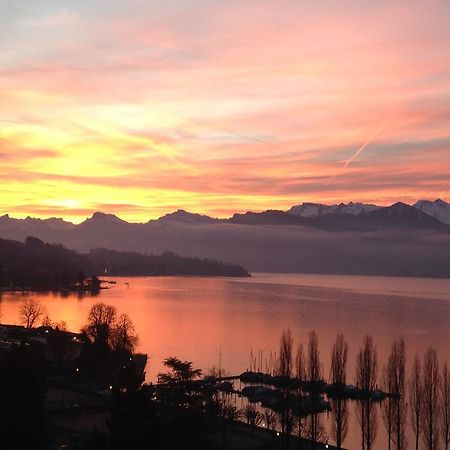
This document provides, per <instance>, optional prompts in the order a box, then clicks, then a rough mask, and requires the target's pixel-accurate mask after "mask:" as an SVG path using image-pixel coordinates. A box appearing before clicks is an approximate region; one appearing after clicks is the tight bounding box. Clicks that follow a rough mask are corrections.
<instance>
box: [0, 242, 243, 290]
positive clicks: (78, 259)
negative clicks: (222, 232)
mask: <svg viewBox="0 0 450 450" xmlns="http://www.w3.org/2000/svg"><path fill="white" fill-rule="evenodd" d="M103 274H107V275H114V276H120V275H128V276H136V275H205V276H210V275H211V276H238V277H242V276H248V273H247V272H246V271H245V270H244V269H243V268H242V267H240V266H238V265H233V264H226V263H223V262H221V261H215V260H210V259H199V258H186V257H181V256H178V255H176V254H174V253H164V254H162V255H143V254H139V253H136V252H134V253H133V252H117V251H111V250H104V249H97V250H92V251H91V252H89V253H87V254H81V253H77V252H76V251H74V250H69V249H67V248H65V247H63V246H62V245H60V244H46V243H44V242H43V241H41V240H40V239H38V238H35V237H28V238H27V239H26V241H25V242H18V241H13V240H6V239H0V288H17V289H22V288H23V289H31V290H57V291H58V290H96V289H98V287H99V285H98V281H97V280H96V277H97V276H99V275H103Z"/></svg>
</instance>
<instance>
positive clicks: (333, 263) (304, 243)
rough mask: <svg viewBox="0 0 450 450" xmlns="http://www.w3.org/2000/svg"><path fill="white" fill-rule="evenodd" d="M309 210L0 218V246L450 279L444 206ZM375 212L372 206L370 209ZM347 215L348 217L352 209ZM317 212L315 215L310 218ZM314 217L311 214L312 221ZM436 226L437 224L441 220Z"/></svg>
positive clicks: (256, 268) (449, 231)
mask: <svg viewBox="0 0 450 450" xmlns="http://www.w3.org/2000/svg"><path fill="white" fill-rule="evenodd" d="M361 205H362V204H357V203H350V204H347V205H344V204H340V205H337V206H336V208H334V209H332V213H323V214H322V213H321V212H320V211H322V212H323V211H324V207H325V209H326V205H322V206H321V205H319V207H317V208H316V207H315V206H313V208H311V204H307V207H308V208H309V212H308V217H302V216H301V215H297V214H292V213H291V212H288V211H280V210H267V211H263V212H250V211H249V212H246V213H242V214H241V213H239V214H234V215H233V216H232V217H230V218H228V219H215V218H213V217H209V216H205V215H201V214H195V213H191V212H188V211H185V210H178V211H175V212H174V213H172V214H167V215H165V216H163V217H161V218H159V219H156V220H150V221H148V222H145V223H129V222H127V221H125V220H122V219H120V218H119V217H117V216H115V215H114V214H105V213H101V212H97V213H95V214H93V215H92V217H89V218H88V219H86V220H85V221H84V222H82V223H80V224H78V225H76V224H75V225H74V224H72V223H70V222H65V221H63V220H61V219H59V220H58V219H55V218H53V219H47V220H45V219H42V220H41V219H32V218H26V219H13V218H11V217H9V216H8V215H4V216H2V217H0V238H5V239H14V240H17V241H24V240H25V238H26V237H27V236H36V237H38V238H39V239H41V240H43V241H45V242H52V243H62V244H63V245H65V246H66V247H67V248H70V249H75V250H77V251H80V252H83V253H88V252H89V251H90V250H91V249H95V248H103V249H108V250H116V251H125V252H134V253H148V254H150V253H151V254H163V253H164V252H174V253H176V254H179V255H181V256H185V257H191V258H194V257H199V258H206V259H210V260H216V259H217V260H222V261H229V262H230V263H233V264H238V265H240V266H242V267H245V268H246V269H247V270H249V271H250V272H301V273H331V274H356V275H390V276H398V275H401V276H425V277H449V278H450V224H447V223H445V218H446V215H445V212H446V211H447V208H448V207H449V204H448V203H446V202H445V201H443V200H437V201H426V200H423V201H421V202H418V203H417V204H416V205H414V206H411V205H407V204H405V203H402V202H397V203H394V204H393V205H391V206H387V207H376V208H375V209H374V208H370V207H369V208H368V209H367V207H364V208H363V207H362V206H361ZM373 206H376V205H373ZM348 208H350V211H349V209H348ZM314 209H315V211H316V212H318V211H319V212H318V214H317V215H315V216H314V214H315V213H314ZM313 213H314V214H313ZM440 219H441V220H440Z"/></svg>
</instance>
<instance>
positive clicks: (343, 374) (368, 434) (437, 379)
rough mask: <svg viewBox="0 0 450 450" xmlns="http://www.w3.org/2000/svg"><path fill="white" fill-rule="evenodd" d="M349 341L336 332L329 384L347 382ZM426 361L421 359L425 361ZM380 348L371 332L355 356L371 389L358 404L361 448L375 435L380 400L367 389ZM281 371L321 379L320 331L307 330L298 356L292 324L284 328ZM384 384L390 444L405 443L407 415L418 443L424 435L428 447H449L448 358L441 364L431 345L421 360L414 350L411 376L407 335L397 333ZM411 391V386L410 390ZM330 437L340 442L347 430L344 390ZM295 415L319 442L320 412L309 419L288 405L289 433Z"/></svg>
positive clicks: (399, 448)
mask: <svg viewBox="0 0 450 450" xmlns="http://www.w3.org/2000/svg"><path fill="white" fill-rule="evenodd" d="M348 352H349V346H348V342H347V341H346V339H345V338H344V336H343V335H342V334H339V335H338V336H337V337H336V341H335V343H334V344H333V348H332V351H331V365H330V384H332V385H333V386H335V387H345V385H346V384H347V361H348ZM422 361H423V362H422ZM378 372H379V363H378V353H377V349H376V346H375V345H374V341H373V338H372V337H371V336H365V338H364V340H363V345H362V348H361V349H360V350H359V351H358V353H357V356H356V373H355V381H356V386H357V388H359V389H360V390H361V392H363V393H364V392H365V393H367V395H363V397H362V398H361V399H360V400H358V402H357V404H356V415H357V418H358V423H359V426H360V433H361V448H362V450H370V449H372V448H373V446H374V442H375V439H376V436H377V413H378V409H379V408H378V403H377V402H376V401H374V400H373V397H372V396H371V395H369V394H370V393H373V392H374V391H375V390H376V389H377V386H378V384H377V383H378V380H379V377H378ZM277 375H279V376H282V377H287V378H291V377H292V376H296V377H298V378H300V379H302V380H310V381H312V382H318V381H320V380H321V379H323V369H322V364H321V362H320V355H319V345H318V337H317V334H316V333H315V332H311V333H310V334H309V340H308V348H307V352H306V354H305V352H304V350H303V345H302V344H299V345H298V346H297V350H296V353H295V356H294V340H293V337H292V334H291V332H290V330H285V331H283V334H282V336H281V340H280V349H279V358H278V370H277ZM380 380H381V387H382V389H383V390H384V392H386V393H387V394H388V395H387V398H386V399H385V400H384V401H383V402H382V404H381V412H382V419H383V422H384V425H385V428H386V432H387V438H388V449H389V450H390V449H391V448H393V449H396V450H403V449H405V448H407V445H408V442H407V439H406V423H407V417H408V409H409V418H410V423H411V427H412V430H413V433H414V448H415V449H416V450H418V449H419V448H420V442H421V441H422V444H423V448H424V449H426V450H438V449H439V448H440V445H441V443H442V444H443V447H444V448H445V450H448V448H449V444H450V373H449V369H448V366H447V363H445V364H444V366H443V367H442V369H440V365H439V361H438V357H437V354H436V351H435V350H434V349H433V348H429V349H428V350H427V351H426V353H425V355H424V357H423V360H421V358H420V357H419V356H418V355H416V356H415V358H414V361H413V364H412V367H411V373H410V374H409V376H407V374H406V349H405V343H404V341H403V339H396V340H395V341H394V342H393V344H392V347H391V351H390V354H389V358H388V362H387V364H386V366H384V367H383V368H382V370H381V378H380ZM407 391H408V392H407ZM331 401H332V425H331V437H332V438H333V440H334V441H335V443H336V446H337V447H338V448H341V447H342V445H343V443H344V440H345V438H346V436H347V433H348V416H349V411H348V400H347V399H346V398H345V396H340V395H337V396H334V397H333V398H332V400H331ZM294 420H297V434H298V436H300V437H305V438H308V439H310V440H311V441H312V442H318V441H320V440H323V439H324V438H325V430H324V427H323V426H322V424H321V421H320V416H319V415H318V414H311V415H309V416H308V417H307V418H306V419H303V418H301V417H300V418H296V419H295V418H294V419H293V418H292V417H290V413H289V412H288V411H283V412H282V413H280V424H281V427H282V431H283V432H287V433H290V432H291V430H292V425H289V424H290V423H293V421H294Z"/></svg>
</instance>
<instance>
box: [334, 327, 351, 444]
mask: <svg viewBox="0 0 450 450" xmlns="http://www.w3.org/2000/svg"><path fill="white" fill-rule="evenodd" d="M347 355H348V344H347V342H346V340H345V338H344V335H342V334H339V335H338V336H337V337H336V342H335V343H334V345H333V349H332V352H331V370H330V372H331V382H332V383H333V384H334V385H336V386H338V387H340V388H343V387H344V386H345V384H346V372H347ZM331 412H332V417H333V422H332V425H331V434H332V436H333V438H334V440H335V442H336V447H337V448H341V447H342V443H343V442H344V439H345V437H346V436H347V432H348V409H347V401H346V400H345V399H343V398H342V397H341V396H340V395H339V396H338V397H337V398H336V399H334V400H333V402H332V408H331Z"/></svg>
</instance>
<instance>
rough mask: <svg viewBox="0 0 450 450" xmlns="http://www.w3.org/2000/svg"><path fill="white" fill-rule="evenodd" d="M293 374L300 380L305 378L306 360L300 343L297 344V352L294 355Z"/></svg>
mask: <svg viewBox="0 0 450 450" xmlns="http://www.w3.org/2000/svg"><path fill="white" fill-rule="evenodd" d="M295 375H296V377H297V378H299V379H300V380H305V379H306V362H305V354H304V352H303V344H302V343H300V344H299V345H298V347H297V354H296V355H295Z"/></svg>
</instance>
